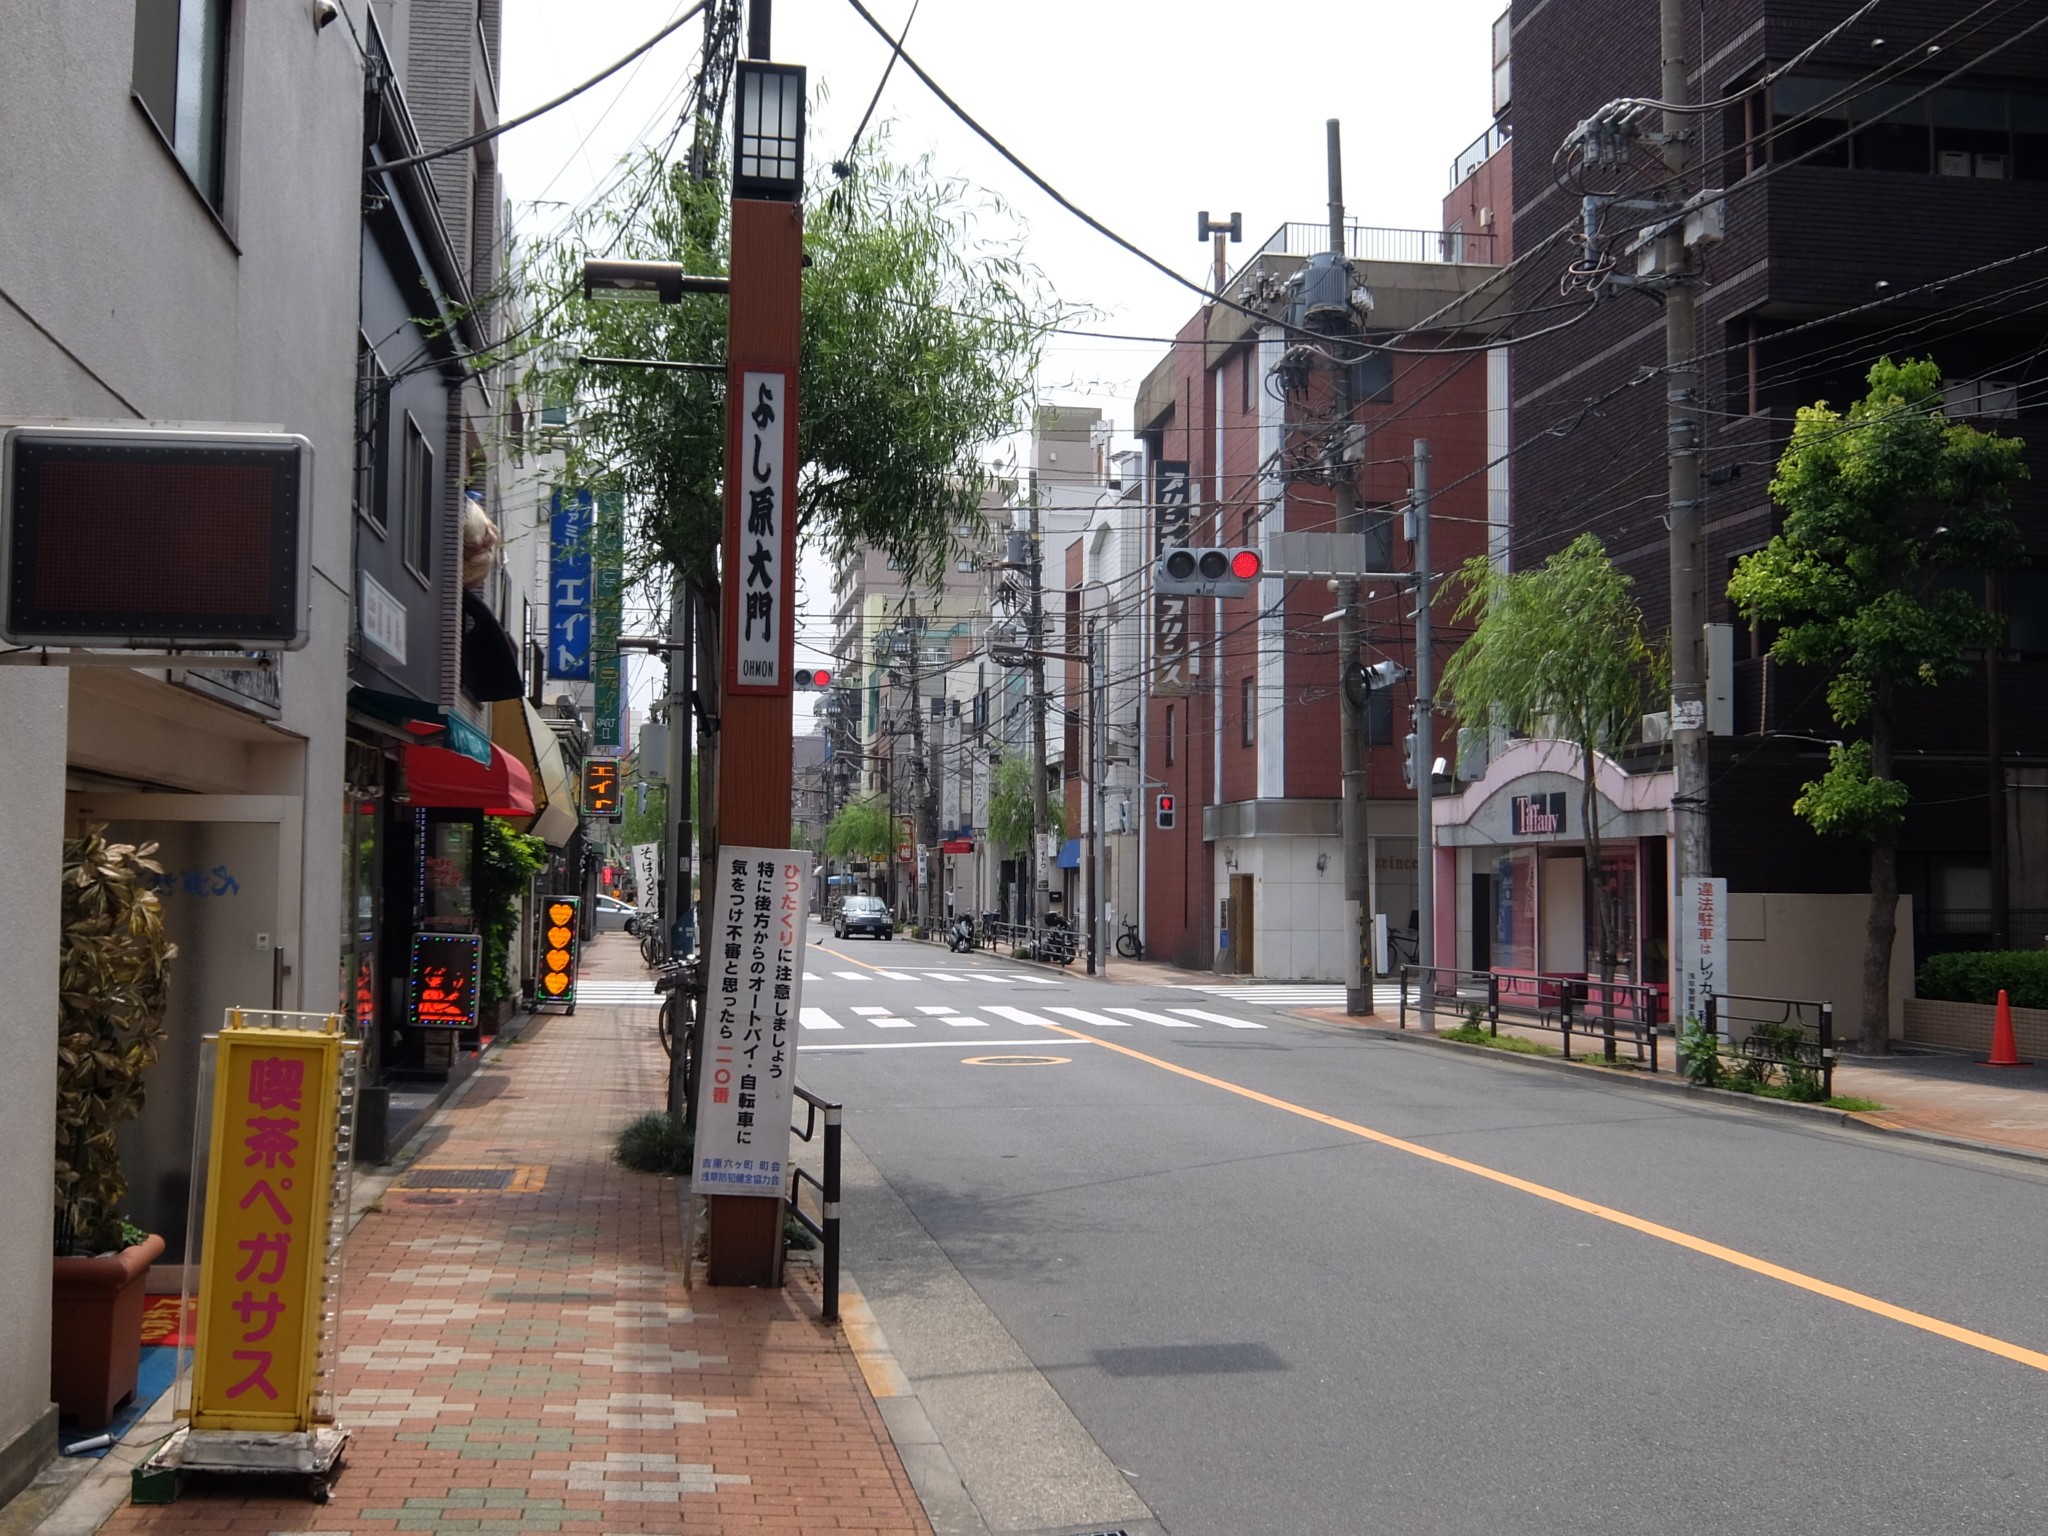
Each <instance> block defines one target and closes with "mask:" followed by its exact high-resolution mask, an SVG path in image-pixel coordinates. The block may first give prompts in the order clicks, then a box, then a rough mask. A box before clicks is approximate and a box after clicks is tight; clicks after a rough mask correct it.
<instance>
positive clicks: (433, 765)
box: [405, 747, 533, 816]
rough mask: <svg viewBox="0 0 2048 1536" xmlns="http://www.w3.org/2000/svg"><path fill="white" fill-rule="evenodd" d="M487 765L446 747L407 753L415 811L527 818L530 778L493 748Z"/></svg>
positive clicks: (530, 810)
mask: <svg viewBox="0 0 2048 1536" xmlns="http://www.w3.org/2000/svg"><path fill="white" fill-rule="evenodd" d="M490 750H491V760H490V762H489V763H488V764H485V763H479V762H477V761H476V760H475V759H474V758H470V757H465V756H463V754H462V753H460V752H450V751H449V750H448V749H447V748H446V747H407V748H406V749H405V781H406V784H407V786H408V787H409V789H410V790H411V792H412V803H413V804H414V805H416V806H427V807H429V808H435V807H439V808H444V809H449V810H457V809H460V810H476V811H482V812H483V813H484V814H485V815H487V816H531V815H532V814H533V775H531V774H530V773H528V772H527V771H526V765H525V764H524V763H522V762H520V761H519V759H518V758H516V757H513V756H511V755H510V754H509V753H506V752H503V751H501V750H499V749H498V748H496V747H492V748H491V749H490Z"/></svg>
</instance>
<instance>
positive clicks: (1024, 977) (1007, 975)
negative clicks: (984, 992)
mask: <svg viewBox="0 0 2048 1536" xmlns="http://www.w3.org/2000/svg"><path fill="white" fill-rule="evenodd" d="M996 974H997V975H999V976H1001V977H1002V978H1003V979H1004V980H1006V981H1028V982H1030V983H1031V985H1032V986H1034V987H1063V986H1065V985H1066V983H1065V982H1063V981H1057V980H1055V979H1054V978H1052V977H1050V976H1033V975H1032V974H1031V973H1030V972H1028V971H998V972H997V973H996Z"/></svg>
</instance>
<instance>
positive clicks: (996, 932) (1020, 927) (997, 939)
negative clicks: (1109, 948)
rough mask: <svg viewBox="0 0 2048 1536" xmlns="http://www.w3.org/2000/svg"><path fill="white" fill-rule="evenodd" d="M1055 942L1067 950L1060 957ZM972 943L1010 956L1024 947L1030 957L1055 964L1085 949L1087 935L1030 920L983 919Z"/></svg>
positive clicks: (1077, 956)
mask: <svg viewBox="0 0 2048 1536" xmlns="http://www.w3.org/2000/svg"><path fill="white" fill-rule="evenodd" d="M1055 943H1058V944H1060V945H1061V946H1063V947H1064V949H1065V951H1066V959H1064V960H1061V959H1059V958H1058V957H1057V956H1056V955H1055V954H1054V953H1053V946H1054V944H1055ZM974 945H975V948H977V949H993V950H998V951H1000V952H1002V953H1003V954H1004V955H1006V956H1007V955H1009V954H1011V953H1013V952H1014V951H1016V950H1020V949H1022V950H1026V951H1028V952H1029V956H1028V957H1029V958H1030V959H1033V960H1046V961H1051V962H1052V963H1054V964H1058V965H1069V964H1072V963H1073V962H1074V961H1075V960H1077V959H1079V958H1080V957H1081V956H1082V955H1083V954H1084V953H1085V952H1086V950H1087V947H1088V946H1087V942H1086V936H1085V935H1083V934H1078V933H1075V932H1074V930H1073V929H1071V928H1040V927H1036V926H1034V925H1032V924H1030V923H1003V922H994V923H990V922H985V923H983V924H982V925H981V926H980V927H979V928H977V929H975V930H974Z"/></svg>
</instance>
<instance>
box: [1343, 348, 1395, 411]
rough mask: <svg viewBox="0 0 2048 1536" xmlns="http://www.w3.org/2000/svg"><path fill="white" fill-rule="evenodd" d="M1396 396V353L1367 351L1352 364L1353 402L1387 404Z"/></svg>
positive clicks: (1359, 403) (1358, 403)
mask: <svg viewBox="0 0 2048 1536" xmlns="http://www.w3.org/2000/svg"><path fill="white" fill-rule="evenodd" d="M1393 398H1394V354H1393V353H1391V352H1386V351H1372V352H1368V353H1366V354H1365V355H1364V356H1363V357H1361V358H1360V359H1359V360H1358V361H1357V362H1355V363H1353V364H1352V365H1351V403H1352V404H1353V405H1386V404H1387V403H1389V402H1390V401H1391V400H1392V399H1393Z"/></svg>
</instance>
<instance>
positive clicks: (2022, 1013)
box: [1906, 997, 2048, 1061]
mask: <svg viewBox="0 0 2048 1536" xmlns="http://www.w3.org/2000/svg"><path fill="white" fill-rule="evenodd" d="M1995 1012H1996V1010H1995V1009H1993V1008H1992V1007H1991V1005H1990V1004H1988V1003H1938V1002H1934V1001H1932V1000H1931V999H1928V998H1924V997H1909V998H1907V999H1906V1039H1907V1040H1909V1041H1911V1042H1912V1043H1913V1044H1915V1045H1939V1046H1945V1047H1946V1048H1948V1049H1949V1050H1953V1051H1983V1052H1987V1053H1988V1052H1989V1051H1990V1049H1991V1025H1992V1019H1993V1015H1994V1014H1995ZM2012 1033H2013V1038H2014V1039H2015V1040H2016V1041H2018V1042H2019V1048H2020V1057H2021V1059H2022V1060H2028V1059H2031V1060H2034V1061H2048V1008H2015V1009H2013V1011H2012Z"/></svg>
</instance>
